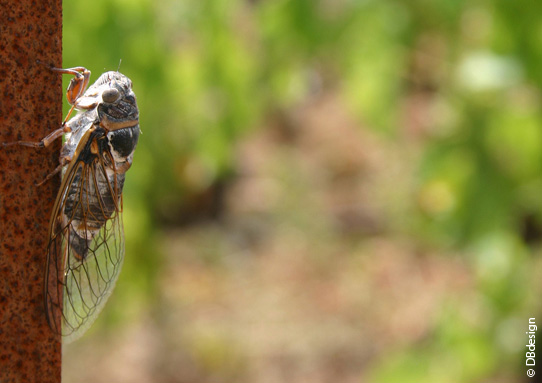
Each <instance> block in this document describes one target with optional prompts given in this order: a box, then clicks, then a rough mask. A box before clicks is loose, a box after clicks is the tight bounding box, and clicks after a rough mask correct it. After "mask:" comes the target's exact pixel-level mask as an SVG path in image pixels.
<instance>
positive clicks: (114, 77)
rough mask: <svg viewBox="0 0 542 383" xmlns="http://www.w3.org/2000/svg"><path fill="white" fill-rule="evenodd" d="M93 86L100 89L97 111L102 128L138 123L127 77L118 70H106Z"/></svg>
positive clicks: (130, 85)
mask: <svg viewBox="0 0 542 383" xmlns="http://www.w3.org/2000/svg"><path fill="white" fill-rule="evenodd" d="M94 86H98V87H99V88H100V89H101V90H102V91H101V102H100V103H99V104H98V108H97V111H98V119H99V121H100V125H101V126H102V127H103V128H105V129H106V130H107V131H114V130H118V129H123V128H127V127H133V126H135V125H137V124H138V123H139V110H138V108H137V102H136V96H135V93H134V91H133V90H132V81H130V79H129V78H128V77H126V76H125V75H123V74H122V73H119V72H113V71H112V72H106V73H104V74H102V75H101V76H100V78H99V79H98V80H97V81H96V83H95V84H94Z"/></svg>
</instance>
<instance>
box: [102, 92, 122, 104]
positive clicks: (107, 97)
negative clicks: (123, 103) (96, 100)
mask: <svg viewBox="0 0 542 383" xmlns="http://www.w3.org/2000/svg"><path fill="white" fill-rule="evenodd" d="M119 97H120V93H119V91H118V90H117V89H115V88H109V89H107V90H104V92H103V93H102V100H104V102H107V103H108V104H112V103H114V102H115V101H117V100H118V99H119Z"/></svg>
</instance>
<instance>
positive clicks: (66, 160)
mask: <svg viewBox="0 0 542 383" xmlns="http://www.w3.org/2000/svg"><path fill="white" fill-rule="evenodd" d="M71 160H72V158H71V157H68V156H66V157H60V165H58V166H57V167H56V168H55V170H53V171H52V172H51V173H49V174H47V177H45V178H44V179H43V181H41V182H38V183H37V184H36V186H41V185H43V184H44V183H46V182H47V181H49V180H50V179H51V178H53V177H54V176H55V175H56V174H58V173H59V172H60V171H61V170H62V168H63V167H64V166H66V165H67V164H69V163H70V161H71Z"/></svg>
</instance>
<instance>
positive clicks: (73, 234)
mask: <svg viewBox="0 0 542 383" xmlns="http://www.w3.org/2000/svg"><path fill="white" fill-rule="evenodd" d="M87 140H88V137H87ZM87 146H88V145H87ZM76 153H78V154H79V155H78V156H77V158H78V159H80V158H85V159H86V161H83V160H75V161H74V162H72V163H70V165H69V166H68V169H67V170H66V173H65V175H64V178H63V180H62V186H61V192H60V193H59V195H58V197H57V201H56V203H55V208H54V215H53V217H52V219H51V224H50V242H49V246H48V252H47V267H46V276H45V306H46V311H47V319H48V322H49V325H50V327H51V328H52V329H53V331H55V332H57V333H61V334H62V335H63V336H65V340H66V341H68V342H70V341H72V340H75V339H77V338H79V337H80V336H81V335H83V334H84V332H85V331H86V330H87V329H88V328H89V327H90V325H91V324H92V323H93V322H94V320H95V319H96V317H97V316H98V314H99V313H100V311H101V310H102V308H103V306H104V305H105V302H106V301H107V298H108V297H109V295H110V294H111V292H112V291H113V288H114V286H115V283H116V281H117V278H118V276H119V272H120V269H121V267H122V262H123V259H124V231H123V225H122V209H121V204H122V197H121V190H122V183H123V181H124V178H123V175H122V178H121V177H120V176H119V175H116V174H115V172H112V171H111V169H110V168H109V167H108V166H109V165H108V164H111V161H112V158H111V156H110V154H108V153H106V154H105V155H104V157H95V158H94V160H92V161H88V158H87V157H85V153H84V149H83V150H82V151H81V152H79V151H76Z"/></svg>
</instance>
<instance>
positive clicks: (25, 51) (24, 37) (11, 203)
mask: <svg viewBox="0 0 542 383" xmlns="http://www.w3.org/2000/svg"><path fill="white" fill-rule="evenodd" d="M36 60H40V61H42V62H44V63H47V64H50V65H56V66H61V65H62V1H61V0H18V1H13V0H0V143H3V142H12V141H16V140H25V141H40V140H41V139H42V138H43V137H45V136H46V135H47V134H48V133H49V132H51V131H53V130H54V129H56V128H58V127H59V126H60V123H61V121H62V89H61V88H62V85H61V78H60V76H59V75H58V74H57V73H53V72H51V71H49V70H48V69H47V68H46V67H45V66H44V65H39V64H37V63H36ZM60 145H61V143H60V142H55V143H54V144H53V145H51V146H49V147H48V148H45V149H35V148H29V147H23V146H9V147H2V146H0V382H2V383H6V382H30V383H32V382H40V383H48V382H60V368H61V342H60V339H59V338H58V336H57V335H55V334H53V332H52V331H51V330H50V329H49V327H48V325H47V321H46V318H45V311H44V304H43V283H44V282H43V274H44V270H43V268H44V265H45V261H46V260H45V256H46V253H45V250H46V246H47V235H48V233H47V232H48V224H49V216H50V214H51V210H52V207H53V203H54V199H55V196H56V193H57V191H58V187H59V185H60V180H59V178H58V177H54V178H53V179H51V180H50V181H49V182H47V183H45V184H44V185H42V186H39V187H38V186H36V185H35V183H36V182H40V181H41V180H43V179H44V178H45V177H46V175H47V174H48V173H50V172H51V171H52V170H53V169H54V168H55V167H56V166H57V165H58V156H59V150H60Z"/></svg>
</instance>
